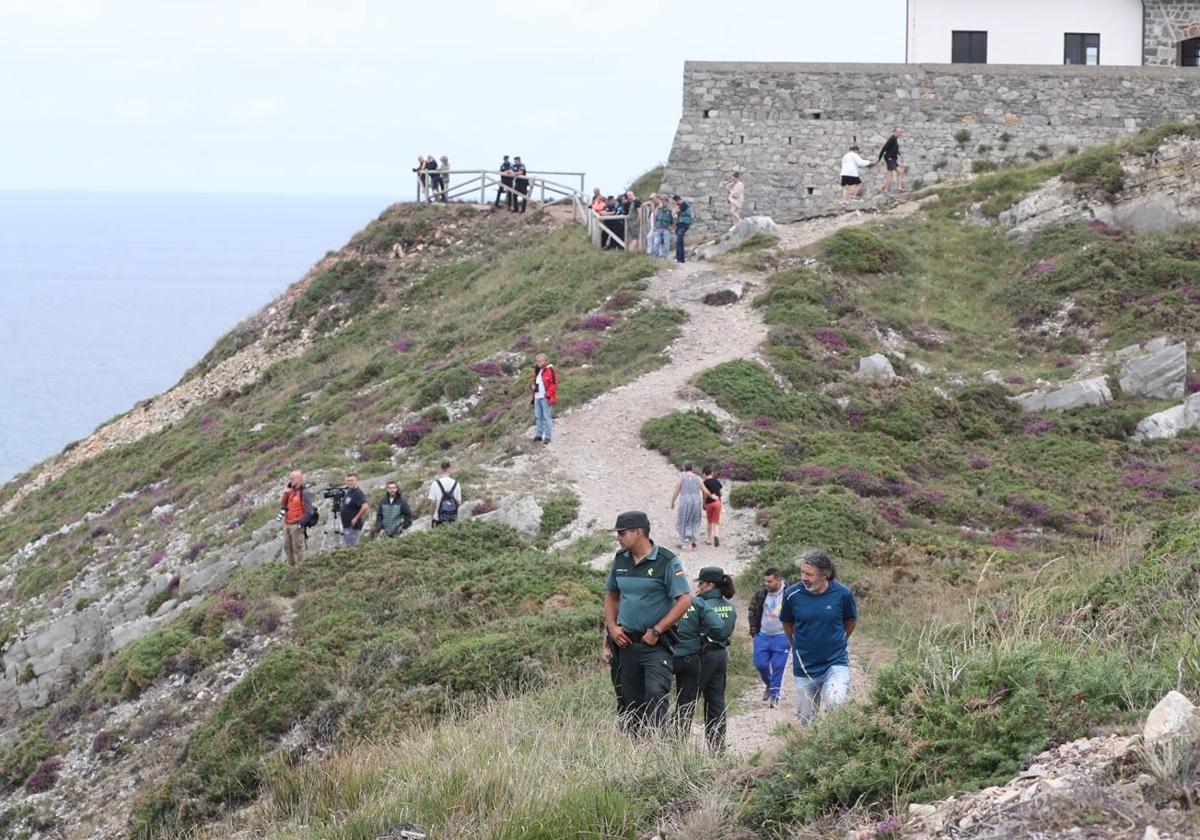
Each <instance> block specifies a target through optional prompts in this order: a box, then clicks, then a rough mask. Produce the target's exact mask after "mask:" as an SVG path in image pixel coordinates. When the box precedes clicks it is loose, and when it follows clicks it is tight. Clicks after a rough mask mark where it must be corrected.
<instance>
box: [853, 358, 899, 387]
mask: <svg viewBox="0 0 1200 840" xmlns="http://www.w3.org/2000/svg"><path fill="white" fill-rule="evenodd" d="M855 376H857V377H858V378H859V379H867V380H870V381H872V382H891V381H892V380H894V379H896V378H897V377H896V370H895V368H893V367H892V363H891V362H890V361H888V357H887V356H885V355H883V354H882V353H873V354H872V355H870V356H865V357H863V358H861V359H859V360H858V373H856V374H855Z"/></svg>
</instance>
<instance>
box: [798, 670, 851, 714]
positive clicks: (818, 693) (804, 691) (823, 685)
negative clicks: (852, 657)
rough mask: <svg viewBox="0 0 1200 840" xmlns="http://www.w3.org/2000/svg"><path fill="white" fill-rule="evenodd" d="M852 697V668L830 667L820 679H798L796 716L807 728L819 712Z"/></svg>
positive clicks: (800, 677)
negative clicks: (798, 716)
mask: <svg viewBox="0 0 1200 840" xmlns="http://www.w3.org/2000/svg"><path fill="white" fill-rule="evenodd" d="M849 696H850V666H848V665H830V666H829V670H828V671H826V672H825V673H824V674H822V675H821V676H819V677H802V676H797V677H796V714H798V715H800V722H801V723H802V724H804V725H805V726H807V725H808V724H810V723H812V722H813V718H815V717H816V716H817V712H819V711H821V710H822V709H825V710H828V709H830V708H832V707H833V706H840V705H842V704H843V703H845V702H846V698H847V697H849Z"/></svg>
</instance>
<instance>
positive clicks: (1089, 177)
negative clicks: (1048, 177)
mask: <svg viewBox="0 0 1200 840" xmlns="http://www.w3.org/2000/svg"><path fill="white" fill-rule="evenodd" d="M1124 179H1125V172H1124V170H1123V169H1121V164H1120V159H1119V158H1118V156H1117V150H1116V148H1115V147H1113V146H1097V147H1096V148H1094V149H1088V150H1087V151H1086V152H1084V153H1083V154H1081V155H1079V156H1078V157H1076V158H1073V159H1072V160H1070V161H1068V162H1067V164H1066V166H1064V167H1063V180H1065V181H1070V182H1072V183H1075V184H1085V185H1090V186H1094V187H1099V188H1101V189H1103V190H1105V191H1106V192H1108V193H1117V192H1120V191H1121V190H1122V189H1124V186H1125V180H1124Z"/></svg>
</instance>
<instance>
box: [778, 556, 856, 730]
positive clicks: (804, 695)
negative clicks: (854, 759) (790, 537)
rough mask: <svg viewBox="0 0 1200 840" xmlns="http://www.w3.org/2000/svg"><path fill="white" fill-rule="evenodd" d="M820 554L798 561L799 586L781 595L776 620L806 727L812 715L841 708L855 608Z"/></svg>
mask: <svg viewBox="0 0 1200 840" xmlns="http://www.w3.org/2000/svg"><path fill="white" fill-rule="evenodd" d="M836 578H837V568H836V567H835V566H834V564H833V560H831V559H830V557H829V555H828V554H826V553H825V552H823V551H819V550H815V551H811V552H809V553H808V554H806V555H804V557H803V559H802V560H801V563H800V583H797V584H793V585H792V586H789V587H788V588H787V590H786V591H785V592H784V593H783V606H782V608H780V611H779V620H780V621H781V622H782V623H783V630H784V632H785V633H786V634H787V637H788V642H789V643H791V646H792V670H793V673H794V674H795V676H796V712H797V714H799V716H800V722H801V723H803V724H805V725H807V724H809V723H812V721H813V718H815V717H816V715H817V712H818V711H820V710H822V709H829V708H831V707H833V706H839V705H841V704H842V703H845V702H846V698H847V697H848V696H849V695H850V644H849V643H850V634H851V633H853V632H854V628H855V626H856V625H857V624H858V604H857V603H856V602H855V600H854V593H853V592H851V591H850V588H849V587H848V586H846V585H844V584H842V583H841V582H840V581H838V580H837V579H836Z"/></svg>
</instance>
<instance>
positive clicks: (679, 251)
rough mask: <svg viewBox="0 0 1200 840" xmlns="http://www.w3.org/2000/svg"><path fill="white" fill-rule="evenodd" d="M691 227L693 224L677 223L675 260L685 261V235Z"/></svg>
mask: <svg viewBox="0 0 1200 840" xmlns="http://www.w3.org/2000/svg"><path fill="white" fill-rule="evenodd" d="M689 227H691V225H675V260H676V261H677V262H683V261H684V259H685V257H684V255H683V237H684V236H686V235H687V232H688V228H689Z"/></svg>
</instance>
